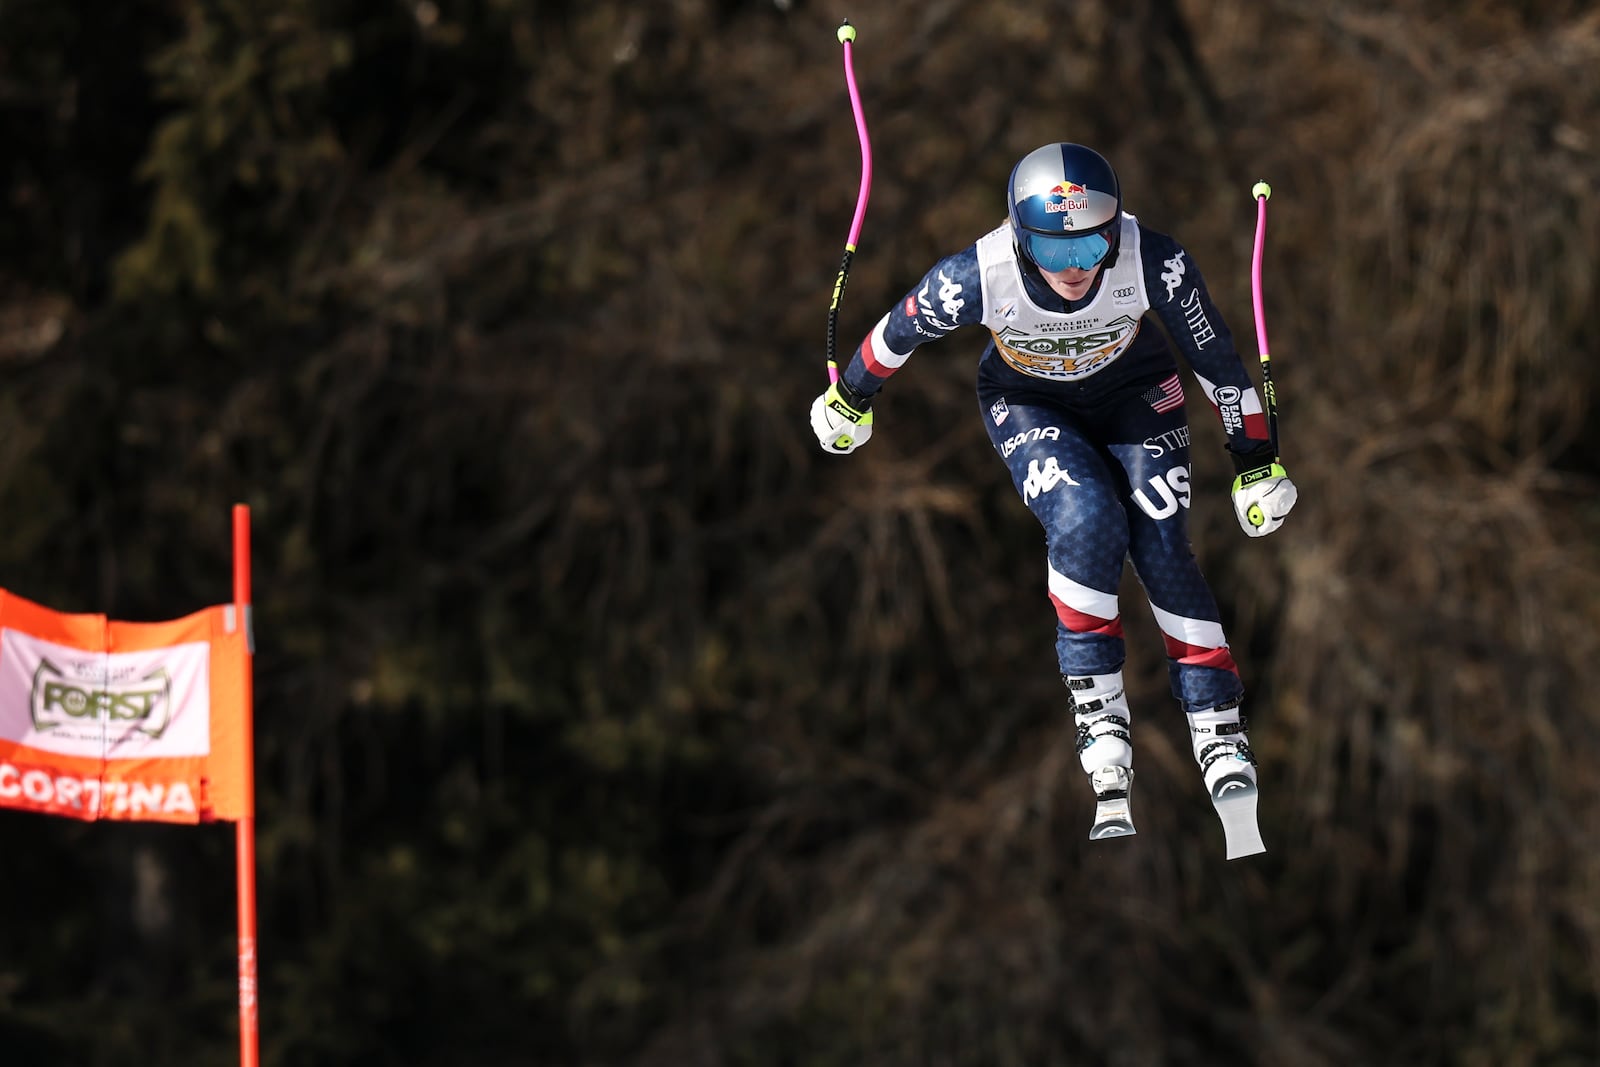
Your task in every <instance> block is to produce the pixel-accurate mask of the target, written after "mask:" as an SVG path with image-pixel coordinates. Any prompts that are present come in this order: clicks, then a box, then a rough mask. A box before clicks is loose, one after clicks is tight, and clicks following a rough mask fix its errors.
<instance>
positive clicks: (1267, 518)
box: [1233, 461, 1300, 537]
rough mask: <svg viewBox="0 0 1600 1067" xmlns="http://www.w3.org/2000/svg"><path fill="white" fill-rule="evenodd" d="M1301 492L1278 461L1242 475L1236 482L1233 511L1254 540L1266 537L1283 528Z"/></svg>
mask: <svg viewBox="0 0 1600 1067" xmlns="http://www.w3.org/2000/svg"><path fill="white" fill-rule="evenodd" d="M1298 499H1300V491H1299V490H1298V489H1296V488H1295V487H1294V483H1293V482H1291V481H1290V480H1289V475H1288V474H1287V473H1286V472H1285V471H1284V469H1283V465H1282V464H1281V463H1278V462H1276V461H1273V462H1270V463H1265V464H1263V465H1261V466H1259V467H1255V468H1253V469H1251V470H1247V471H1242V472H1240V474H1239V476H1238V477H1237V478H1235V479H1234V480H1233V511H1234V514H1236V515H1238V516H1239V525H1240V526H1241V527H1243V529H1244V532H1245V533H1247V534H1249V535H1250V536H1251V537H1265V536H1266V535H1267V534H1269V533H1271V532H1272V531H1273V530H1276V529H1277V528H1278V527H1280V526H1282V525H1283V520H1284V517H1285V516H1287V515H1288V514H1289V510H1290V509H1291V508H1293V507H1294V502H1295V501H1296V500H1298Z"/></svg>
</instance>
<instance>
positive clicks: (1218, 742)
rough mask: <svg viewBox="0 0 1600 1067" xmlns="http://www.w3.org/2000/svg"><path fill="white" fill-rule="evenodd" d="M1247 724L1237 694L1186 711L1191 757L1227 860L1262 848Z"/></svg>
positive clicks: (1263, 850)
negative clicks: (1225, 847) (1214, 813)
mask: <svg viewBox="0 0 1600 1067" xmlns="http://www.w3.org/2000/svg"><path fill="white" fill-rule="evenodd" d="M1246 726H1247V723H1246V720H1245V717H1244V715H1243V713H1242V712H1240V710H1239V701H1237V700H1234V701H1230V702H1229V703H1227V704H1219V705H1218V706H1217V707H1214V708H1211V709H1209V710H1206V711H1197V712H1191V713H1190V714H1189V740H1190V742H1191V744H1192V745H1193V746H1194V758H1195V762H1196V763H1198V764H1200V773H1201V775H1202V776H1203V777H1204V779H1205V783H1206V792H1207V793H1209V794H1210V795H1211V805H1212V807H1214V808H1216V809H1217V818H1219V819H1221V820H1222V832H1223V834H1224V835H1225V836H1226V838H1227V842H1228V858H1229V859H1230V860H1232V859H1238V858H1239V857H1241V856H1254V855H1256V854H1257V853H1260V852H1265V851H1266V850H1267V846H1266V845H1265V844H1263V843H1262V841H1261V828H1260V826H1259V825H1258V824H1257V822H1256V799H1257V789H1256V757H1255V753H1253V752H1251V751H1250V739H1249V738H1248V737H1247V736H1246V735H1245V727H1246Z"/></svg>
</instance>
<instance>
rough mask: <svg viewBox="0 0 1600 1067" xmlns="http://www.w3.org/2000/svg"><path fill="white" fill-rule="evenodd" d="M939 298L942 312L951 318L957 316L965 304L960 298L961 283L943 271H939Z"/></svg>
mask: <svg viewBox="0 0 1600 1067" xmlns="http://www.w3.org/2000/svg"><path fill="white" fill-rule="evenodd" d="M939 300H940V303H941V304H942V306H943V308H944V313H945V314H946V315H947V316H949V317H950V318H951V319H956V318H959V317H960V316H961V309H962V308H964V307H966V306H967V302H966V301H965V300H963V299H961V283H960V282H958V281H956V280H955V279H954V278H952V277H950V275H948V274H946V273H945V272H944V271H940V272H939Z"/></svg>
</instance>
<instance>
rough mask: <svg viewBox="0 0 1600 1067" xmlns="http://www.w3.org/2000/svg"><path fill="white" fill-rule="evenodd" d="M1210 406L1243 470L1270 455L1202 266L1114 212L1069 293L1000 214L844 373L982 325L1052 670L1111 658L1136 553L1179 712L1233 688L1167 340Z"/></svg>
mask: <svg viewBox="0 0 1600 1067" xmlns="http://www.w3.org/2000/svg"><path fill="white" fill-rule="evenodd" d="M1152 311H1153V312H1155V314H1156V316H1157V317H1158V318H1159V319H1160V320H1161V323H1162V325H1164V326H1165V327H1166V330H1167V332H1168V333H1169V334H1170V335H1171V337H1172V339H1173V341H1174V342H1175V343H1176V344H1177V346H1178V348H1180V349H1181V350H1182V351H1183V355H1184V359H1185V361H1186V362H1187V364H1188V366H1189V368H1190V370H1191V371H1193V373H1194V376H1195V378H1196V379H1197V381H1198V382H1199V385H1200V388H1201V389H1202V390H1204V392H1205V397H1206V400H1207V401H1208V402H1209V403H1210V405H1211V407H1212V409H1213V410H1214V411H1215V412H1216V414H1217V416H1218V418H1220V419H1221V422H1222V426H1223V429H1224V431H1225V432H1226V434H1227V447H1228V450H1229V452H1231V453H1232V454H1233V457H1234V461H1235V465H1236V466H1237V467H1238V469H1239V470H1240V471H1244V470H1248V469H1250V468H1253V467H1259V466H1262V465H1263V464H1265V463H1267V462H1270V461H1271V460H1272V458H1273V457H1272V451H1271V445H1270V443H1269V441H1268V436H1267V422H1266V417H1265V415H1264V414H1263V410H1262V406H1261V401H1260V398H1259V396H1258V395H1257V393H1256V390H1255V386H1254V385H1253V384H1252V382H1251V380H1250V377H1249V375H1248V374H1247V373H1246V371H1245V368H1244V364H1243V362H1242V361H1241V359H1240V357H1239V353H1238V350H1237V349H1236V348H1235V347H1234V343H1233V338H1232V335H1231V334H1230V332H1229V330H1228V327H1227V324H1226V323H1225V322H1224V321H1223V318H1222V316H1221V314H1220V313H1219V312H1218V311H1217V309H1216V307H1215V305H1213V304H1212V302H1211V298H1210V296H1209V295H1208V294H1207V292H1206V287H1205V283H1204V282H1203V281H1202V280H1201V277H1200V271H1199V269H1198V268H1197V267H1196V266H1195V265H1194V263H1193V261H1192V260H1190V258H1189V255H1188V253H1187V252H1186V251H1184V249H1183V248H1182V247H1181V246H1180V245H1179V244H1178V243H1177V242H1176V241H1174V240H1173V239H1172V238H1171V237H1169V236H1167V235H1165V234H1162V233H1157V232H1155V231H1153V230H1150V229H1147V228H1145V227H1144V226H1143V225H1141V224H1140V223H1139V222H1138V220H1137V219H1136V218H1134V216H1132V215H1130V214H1127V213H1123V215H1122V217H1121V234H1120V243H1119V244H1118V246H1117V251H1116V252H1115V253H1113V256H1112V258H1110V259H1108V260H1107V261H1106V263H1105V265H1104V266H1103V267H1102V269H1101V270H1100V273H1099V275H1098V277H1097V278H1096V279H1095V282H1094V285H1093V287H1092V288H1090V290H1089V291H1088V292H1087V293H1086V294H1085V296H1084V298H1083V299H1082V300H1077V301H1072V302H1070V303H1069V302H1068V301H1066V300H1065V299H1064V298H1062V297H1061V296H1059V295H1057V294H1056V293H1055V291H1054V290H1052V289H1051V288H1050V287H1049V284H1048V283H1047V282H1046V281H1045V280H1044V279H1043V278H1042V277H1040V276H1039V274H1038V273H1037V269H1036V268H1034V267H1033V266H1032V264H1029V263H1027V262H1026V261H1025V260H1024V259H1022V258H1021V257H1020V256H1019V255H1018V254H1017V251H1016V247H1015V245H1014V243H1013V239H1012V231H1011V228H1010V226H1009V225H1008V224H1002V225H1000V226H999V227H997V228H996V229H995V230H994V231H992V232H991V233H989V234H987V235H985V236H984V237H981V238H979V239H978V240H977V241H975V242H974V243H973V244H971V245H969V246H967V247H966V248H965V249H963V250H962V251H960V252H957V253H956V254H955V255H952V256H947V257H946V258H944V259H942V260H940V261H939V262H938V263H936V264H935V265H934V266H933V269H932V270H930V271H928V273H927V275H926V276H925V277H924V278H923V279H922V281H921V282H920V283H919V284H918V285H917V286H916V287H915V288H913V289H912V290H911V292H910V293H908V294H907V295H906V297H905V299H904V300H903V301H901V302H900V304H899V305H898V306H896V307H895V308H894V309H893V310H891V311H890V312H889V313H888V314H886V315H884V317H883V318H882V319H880V320H879V321H878V324H877V325H876V326H875V327H873V329H872V332H871V333H870V334H869V335H868V336H867V337H866V339H865V340H864V341H863V342H862V343H861V345H860V347H858V348H857V349H856V351H855V354H854V356H853V358H852V359H851V361H850V364H849V366H848V367H846V368H845V371H844V373H843V375H842V380H843V383H844V385H845V386H847V387H848V388H849V389H851V390H853V391H854V392H856V393H858V394H860V395H861V396H863V397H872V396H873V395H875V394H876V393H877V392H878V391H879V390H880V389H881V388H882V387H883V384H884V382H885V381H887V380H888V378H889V377H890V376H891V375H892V374H894V373H895V371H897V370H899V369H900V367H902V366H903V365H904V364H905V362H906V359H907V358H908V357H909V356H910V355H911V352H912V350H913V349H915V348H916V347H917V346H918V345H921V344H923V343H925V342H927V341H932V340H937V339H938V338H941V337H944V336H945V335H947V334H949V333H951V332H952V331H954V330H956V329H957V328H959V327H961V326H968V325H980V324H981V325H982V326H984V327H985V328H986V329H987V330H988V331H989V342H988V344H987V346H986V347H985V348H984V350H983V355H982V357H981V359H980V360H979V363H978V383H977V384H978V403H979V409H980V411H981V413H982V417H983V420H984V425H985V426H986V427H987V429H988V431H989V439H990V440H991V441H992V442H993V443H994V448H995V451H996V452H998V453H999V454H1000V457H1001V459H1003V460H1004V461H1005V463H1006V465H1007V466H1008V467H1009V468H1010V470H1011V480H1012V483H1013V484H1014V485H1015V486H1016V489H1017V492H1018V493H1020V494H1021V495H1022V500H1023V503H1025V504H1026V505H1027V507H1028V508H1029V510H1031V511H1032V512H1033V514H1034V516H1035V517H1036V518H1037V519H1038V520H1039V522H1040V523H1041V524H1042V525H1043V526H1044V531H1045V540H1046V545H1047V554H1048V558H1049V596H1050V601H1051V603H1052V604H1053V606H1054V607H1055V612H1056V618H1057V627H1056V653H1057V656H1058V658H1059V660H1060V665H1061V673H1062V674H1063V675H1064V676H1070V677H1077V676H1084V675H1105V674H1110V673H1112V672H1115V671H1120V670H1121V668H1122V664H1123V659H1124V645H1123V631H1122V621H1121V615H1120V612H1119V609H1118V606H1117V592H1118V587H1119V586H1120V584H1121V578H1122V568H1123V563H1124V560H1129V561H1131V562H1132V564H1133V567H1134V571H1135V573H1136V574H1137V575H1138V577H1139V579H1140V581H1141V583H1142V584H1143V587H1144V591H1145V595H1146V596H1147V597H1148V598H1149V601H1150V606H1151V607H1152V609H1153V610H1154V613H1155V618H1156V621H1157V623H1158V624H1159V625H1160V628H1161V633H1162V635H1163V637H1164V639H1165V643H1166V654H1167V660H1168V665H1169V669H1170V673H1171V680H1172V691H1173V695H1174V696H1176V697H1177V698H1178V700H1179V701H1181V702H1182V704H1183V707H1184V710H1185V711H1186V712H1198V711H1202V710H1205V709H1209V708H1215V707H1218V706H1219V705H1223V704H1226V703H1227V702H1229V701H1236V700H1238V699H1239V698H1240V696H1241V695H1242V692H1243V686H1242V684H1241V682H1240V679H1239V670H1238V667H1237V665H1236V664H1235V663H1234V660H1233V656H1232V655H1231V654H1230V653H1229V651H1228V643H1227V640H1226V639H1225V637H1224V635H1223V631H1222V624H1221V621H1220V617H1219V615H1218V612H1217V604H1216V600H1215V598H1214V597H1213V596H1212V593H1211V589H1210V586H1209V585H1208V584H1207V582H1206V580H1205V577H1204V576H1203V575H1202V574H1201V572H1200V567H1199V565H1198V564H1197V563H1196V562H1195V558H1194V553H1193V550H1192V549H1191V548H1190V545H1189V534H1188V529H1187V512H1188V508H1189V495H1190V485H1189V423H1188V419H1187V417H1186V415H1185V412H1184V391H1183V383H1182V379H1181V378H1180V377H1179V373H1178V366H1177V363H1176V361H1175V359H1174V355H1173V352H1172V346H1171V345H1169V344H1168V343H1167V340H1166V339H1165V338H1164V337H1162V336H1161V333H1160V331H1159V330H1157V329H1155V328H1154V327H1153V324H1151V323H1149V322H1147V321H1146V318H1145V316H1146V313H1147V312H1152Z"/></svg>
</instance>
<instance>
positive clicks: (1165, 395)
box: [1139, 374, 1183, 411]
mask: <svg viewBox="0 0 1600 1067" xmlns="http://www.w3.org/2000/svg"><path fill="white" fill-rule="evenodd" d="M1139 399H1140V400H1143V401H1144V402H1145V403H1146V404H1149V405H1150V406H1151V407H1153V408H1155V409H1156V410H1157V411H1171V410H1172V409H1173V408H1181V407H1183V382H1182V381H1181V380H1179V378H1178V376H1177V375H1176V374H1174V375H1173V376H1172V377H1170V378H1168V379H1167V380H1166V381H1164V382H1162V383H1161V384H1160V385H1157V386H1154V387H1153V388H1150V389H1147V390H1145V392H1144V394H1143V395H1142V396H1140V397H1139Z"/></svg>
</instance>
